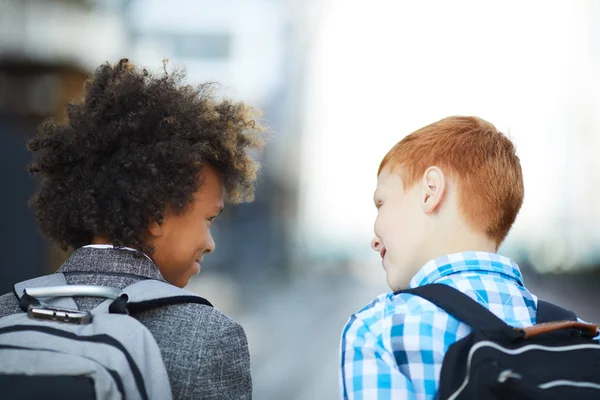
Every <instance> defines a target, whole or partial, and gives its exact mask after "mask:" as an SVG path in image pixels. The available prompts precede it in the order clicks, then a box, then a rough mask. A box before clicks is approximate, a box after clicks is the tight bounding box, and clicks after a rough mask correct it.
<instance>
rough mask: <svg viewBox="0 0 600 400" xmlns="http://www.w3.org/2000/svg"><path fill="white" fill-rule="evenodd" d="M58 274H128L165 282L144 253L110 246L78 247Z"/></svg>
mask: <svg viewBox="0 0 600 400" xmlns="http://www.w3.org/2000/svg"><path fill="white" fill-rule="evenodd" d="M58 272H67V273H68V272H80V273H81V272H83V273H90V274H96V273H100V274H101V273H109V274H128V275H136V276H139V277H141V278H147V279H156V280H160V281H164V280H165V279H164V277H163V276H162V274H161V273H160V271H159V270H158V267H157V266H156V264H154V262H152V260H151V259H150V258H149V257H148V256H146V255H145V254H144V253H141V252H138V251H137V250H133V249H128V248H127V249H125V248H113V247H112V246H110V247H109V246H95V245H94V246H84V247H80V248H78V249H77V250H75V251H74V252H73V254H71V256H69V258H67V260H66V261H65V263H64V264H63V265H62V266H61V267H60V269H59V270H58Z"/></svg>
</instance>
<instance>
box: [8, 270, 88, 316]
mask: <svg viewBox="0 0 600 400" xmlns="http://www.w3.org/2000/svg"><path fill="white" fill-rule="evenodd" d="M64 285H67V279H66V278H65V275H64V274H62V273H60V272H58V273H55V274H50V275H44V276H40V277H38V278H33V279H29V280H26V281H23V282H19V283H17V284H15V286H14V292H15V296H17V300H18V301H19V305H21V304H22V303H23V301H22V299H23V295H24V294H25V289H29V288H44V287H50V286H64ZM44 303H45V305H49V306H52V307H57V308H67V309H71V310H77V309H78V308H77V304H76V303H75V300H73V299H72V298H71V297H53V298H51V299H47V300H44ZM21 309H23V307H21ZM23 311H26V308H25V310H23Z"/></svg>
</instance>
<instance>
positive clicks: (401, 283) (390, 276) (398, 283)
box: [385, 270, 410, 292]
mask: <svg viewBox="0 0 600 400" xmlns="http://www.w3.org/2000/svg"><path fill="white" fill-rule="evenodd" d="M385 279H386V281H387V284H388V286H389V287H390V289H392V291H394V292H397V291H398V290H405V289H408V284H409V283H410V278H408V279H407V278H406V277H403V276H397V274H394V273H393V271H389V270H386V274H385Z"/></svg>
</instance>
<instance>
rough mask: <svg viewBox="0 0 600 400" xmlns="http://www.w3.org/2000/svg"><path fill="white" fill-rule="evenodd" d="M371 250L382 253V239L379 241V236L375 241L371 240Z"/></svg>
mask: <svg viewBox="0 0 600 400" xmlns="http://www.w3.org/2000/svg"><path fill="white" fill-rule="evenodd" d="M371 248H372V249H373V250H375V251H376V252H380V251H381V239H379V238H378V237H377V236H375V237H374V238H373V240H371Z"/></svg>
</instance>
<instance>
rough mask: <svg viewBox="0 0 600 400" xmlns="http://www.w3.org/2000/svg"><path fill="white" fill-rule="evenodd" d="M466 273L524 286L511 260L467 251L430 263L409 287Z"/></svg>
mask: <svg viewBox="0 0 600 400" xmlns="http://www.w3.org/2000/svg"><path fill="white" fill-rule="evenodd" d="M464 272H474V273H480V274H499V275H503V276H504V277H505V278H507V279H510V280H513V281H516V282H517V284H519V285H520V286H523V275H522V274H521V270H520V269H519V266H518V265H517V264H516V263H515V262H514V261H512V260H511V259H510V258H507V257H503V256H500V255H498V254H494V253H486V252H483V251H465V252H462V253H454V254H448V255H445V256H442V257H439V258H436V259H435V260H431V261H429V262H428V263H427V264H425V265H424V266H423V267H422V268H421V269H420V270H419V271H418V272H417V273H416V275H415V276H414V277H413V278H412V279H411V281H410V283H409V285H408V287H409V288H415V287H418V286H423V285H427V284H430V283H435V282H437V281H439V280H440V279H441V278H444V277H446V276H448V275H453V274H457V273H464Z"/></svg>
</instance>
